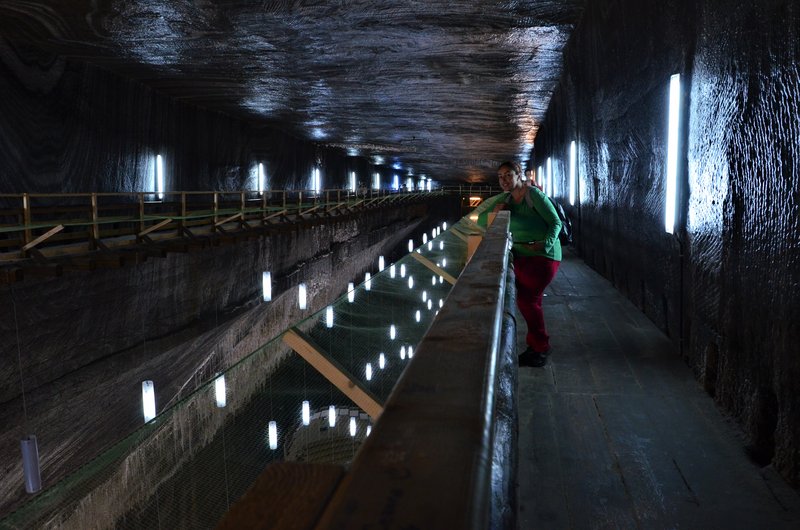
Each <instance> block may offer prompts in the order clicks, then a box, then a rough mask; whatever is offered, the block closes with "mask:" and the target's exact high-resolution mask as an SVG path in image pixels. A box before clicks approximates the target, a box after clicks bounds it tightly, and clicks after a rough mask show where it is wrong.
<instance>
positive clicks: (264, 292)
mask: <svg viewBox="0 0 800 530" xmlns="http://www.w3.org/2000/svg"><path fill="white" fill-rule="evenodd" d="M261 297H262V298H263V299H264V301H265V302H269V301H270V300H272V273H271V272H269V271H264V272H262V273H261Z"/></svg>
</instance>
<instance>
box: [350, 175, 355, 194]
mask: <svg viewBox="0 0 800 530" xmlns="http://www.w3.org/2000/svg"><path fill="white" fill-rule="evenodd" d="M350 191H351V192H352V193H355V192H356V172H355V171H351V172H350Z"/></svg>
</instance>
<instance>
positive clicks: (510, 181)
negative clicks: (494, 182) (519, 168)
mask: <svg viewBox="0 0 800 530" xmlns="http://www.w3.org/2000/svg"><path fill="white" fill-rule="evenodd" d="M497 179H498V180H499V181H500V187H501V188H502V189H503V191H511V190H512V189H514V188H516V187H517V186H518V185H519V183H520V182H521V181H520V176H519V175H518V174H517V172H516V171H514V168H513V167H509V166H500V169H498V170H497Z"/></svg>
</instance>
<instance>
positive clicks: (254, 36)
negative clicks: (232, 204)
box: [0, 0, 800, 515]
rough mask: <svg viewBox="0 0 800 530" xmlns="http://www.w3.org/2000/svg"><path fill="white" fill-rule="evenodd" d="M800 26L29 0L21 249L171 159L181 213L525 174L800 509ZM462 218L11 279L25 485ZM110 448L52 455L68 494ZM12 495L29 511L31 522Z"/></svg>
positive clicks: (748, 9) (626, 16)
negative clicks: (38, 470)
mask: <svg viewBox="0 0 800 530" xmlns="http://www.w3.org/2000/svg"><path fill="white" fill-rule="evenodd" d="M799 28H800V9H799V8H798V6H797V5H796V4H795V3H793V2H790V1H785V0H764V1H760V2H739V1H733V0H722V1H718V2H690V1H688V0H671V1H668V2H663V3H660V4H657V5H655V4H651V3H642V2H636V1H634V0H610V1H607V2H602V3H600V2H581V1H578V0H556V1H533V0H532V1H527V2H514V3H507V2H490V3H479V4H476V3H474V2H466V1H463V2H406V3H403V4H402V5H398V4H397V3H394V2H346V3H343V2H337V3H334V2H330V3H325V2H322V3H315V2H265V3H258V4H254V3H252V2H246V1H244V0H232V1H229V2H225V3H224V4H221V3H215V2H205V1H203V2H195V1H189V0H181V1H178V2H163V1H158V0H148V1H143V2H135V3H131V2H124V1H122V0H103V1H100V2H83V3H81V2H70V3H64V4H63V5H57V6H54V5H51V3H49V2H41V1H33V2H30V1H28V2H14V1H9V2H3V4H2V5H0V94H2V98H0V172H2V173H0V194H2V195H0V208H1V209H2V213H0V216H1V217H2V223H3V226H4V227H10V226H14V225H17V224H18V223H19V218H18V214H17V212H18V209H19V201H20V197H19V196H20V194H24V193H39V194H65V193H90V192H98V193H99V192H112V193H119V192H153V191H155V189H154V187H155V186H156V183H155V173H156V160H157V158H156V157H157V156H159V155H160V157H161V161H162V163H163V165H164V169H163V171H164V175H165V182H164V186H166V189H167V190H171V191H208V190H214V191H237V190H256V189H257V188H258V187H259V186H264V187H265V188H266V189H274V190H282V189H286V190H308V189H309V188H311V187H312V186H313V182H312V181H313V178H314V174H315V170H319V172H320V175H321V179H322V183H321V184H322V187H323V188H326V189H346V188H348V187H350V186H351V179H352V175H353V174H355V178H356V187H357V188H359V189H369V188H372V187H374V185H375V183H376V182H377V184H378V187H379V188H382V189H392V188H393V187H395V186H399V187H403V186H405V185H407V183H408V181H409V180H410V184H411V186H412V187H414V188H416V187H419V186H420V184H419V183H420V181H423V182H427V181H428V180H430V182H431V183H432V184H433V187H434V188H435V187H439V188H444V187H447V186H459V185H461V186H469V185H480V184H494V181H495V170H496V168H497V165H498V164H499V163H500V162H502V161H504V160H509V159H511V160H519V161H520V162H522V164H523V166H524V167H525V169H526V170H527V171H528V173H529V174H530V175H531V176H532V177H533V178H536V180H537V182H538V183H539V184H541V185H542V186H544V187H545V189H546V190H547V191H548V193H549V194H550V195H551V196H553V197H554V198H555V199H556V200H557V201H558V202H559V203H560V204H562V205H563V207H564V208H565V210H566V211H567V213H568V215H569V216H570V218H571V220H572V225H573V229H574V239H575V243H574V247H573V250H574V252H575V253H577V255H578V256H579V257H580V258H582V259H583V260H584V261H585V262H586V263H587V264H589V265H590V266H591V267H592V268H594V269H595V270H597V271H598V272H599V273H600V274H602V275H603V276H604V277H606V278H607V279H608V280H609V281H610V282H611V283H612V284H613V285H614V286H615V288H616V289H618V290H619V291H620V292H622V293H623V294H624V295H625V296H627V297H628V298H629V299H630V300H631V301H632V302H633V303H634V304H635V305H636V306H637V307H638V308H639V309H641V311H642V312H643V313H644V314H645V315H647V317H648V318H649V319H651V320H652V321H653V322H654V323H655V324H656V325H657V326H658V327H659V328H660V329H661V330H662V331H663V332H664V333H665V334H666V335H667V336H668V337H669V339H670V340H671V341H672V342H673V343H674V344H675V345H676V346H677V347H678V348H679V351H680V354H681V356H682V357H683V359H684V360H685V362H686V363H687V364H688V365H689V366H690V367H691V368H692V370H693V371H694V373H695V376H696V378H697V379H698V381H699V383H700V384H702V385H703V387H704V388H705V389H706V391H707V392H708V393H709V394H710V395H711V396H713V398H714V400H715V402H716V403H717V404H718V406H719V407H720V409H721V410H723V411H724V412H725V413H726V414H728V415H729V416H730V418H732V420H734V421H735V422H736V423H737V424H738V425H739V427H740V428H741V432H742V433H743V437H744V448H743V450H746V451H747V452H748V454H749V455H750V457H751V458H752V459H753V461H755V462H756V463H758V465H762V466H767V465H769V466H773V467H774V468H775V470H777V471H778V472H779V473H780V475H781V476H782V477H783V478H784V479H785V480H786V481H787V482H788V483H789V484H791V485H793V486H795V487H797V486H798V484H800V419H798V418H800V392H799V390H800V388H798V385H799V384H800V383H798V381H800V356H799V355H798V352H800V348H798V344H800V328H798V324H797V323H798V321H800V304H799V303H798V300H800V168H798V163H800V162H798V160H800V117H799V116H800V113H798V109H800V72H798V67H797V64H798V59H800V57H799V55H800V34H798V33H799V32H800V29H799ZM675 74H679V77H678V78H674V76H675ZM672 79H676V81H674V83H676V84H675V85H672V83H673V81H672ZM671 86H675V87H676V88H674V91H675V94H677V96H678V97H677V99H675V100H673V101H674V102H673V103H671V99H670V90H671ZM671 104H672V105H673V106H674V108H671ZM671 113H672V115H673V116H675V119H676V120H677V121H676V123H677V128H676V130H675V134H674V141H675V142H676V143H675V144H674V145H675V150H674V158H673V160H674V162H673V163H672V164H673V165H674V168H675V174H676V180H675V182H674V185H672V184H670V183H668V177H667V175H668V172H669V170H670V167H669V166H670V164H671V163H670V161H669V160H670V158H669V157H670V155H671V153H670V136H671V134H670V128H669V123H670V114H671ZM260 178H261V179H263V181H260V180H259V179H260ZM396 183H397V184H396ZM671 187H674V189H675V190H676V194H675V197H674V199H670V198H668V189H670V188H671ZM38 200H40V201H42V202H41V204H42V205H44V206H47V205H48V204H49V202H48V201H50V199H48V198H46V197H43V198H40V199H38ZM670 200H673V201H674V203H670V202H669V201H670ZM668 204H674V207H673V208H672V210H671V211H672V213H674V219H672V221H671V226H667V225H670V222H669V221H667V220H666V219H665V217H666V212H667V210H668V209H669V207H668ZM459 215H460V212H459V211H458V205H457V204H454V203H453V201H448V200H446V199H430V200H427V201H423V202H420V203H414V204H411V205H409V206H405V207H402V208H400V207H398V208H387V209H385V210H383V211H379V212H372V213H369V214H365V215H363V216H351V217H346V218H342V219H337V220H332V221H327V222H319V223H316V222H312V223H308V224H304V225H302V226H297V227H294V228H292V229H288V230H286V231H285V232H284V233H276V234H271V235H270V236H269V237H265V238H262V239H259V240H255V241H247V242H244V243H237V244H235V245H231V246H229V247H216V248H212V249H211V250H208V251H202V252H199V253H189V254H186V255H172V254H170V255H169V256H168V257H167V258H165V259H161V260H147V261H146V262H144V263H142V264H137V265H133V266H131V267H124V268H122V269H119V270H96V271H92V272H91V273H79V272H78V273H70V274H64V275H63V276H59V277H56V278H51V277H36V276H35V275H32V276H27V275H26V276H25V277H24V279H22V280H21V281H16V280H15V277H14V276H12V275H10V274H6V275H5V276H3V278H5V279H6V281H5V282H4V283H5V285H2V289H0V300H2V303H0V329H1V330H2V336H3V338H4V340H3V341H0V358H2V359H3V363H2V365H0V381H2V382H3V385H2V387H1V388H2V390H0V392H2V393H1V394H0V404H2V407H1V408H2V415H3V418H4V422H3V423H4V424H5V425H7V426H8V427H7V428H6V429H5V433H4V434H3V437H2V451H3V454H2V455H1V456H0V466H1V467H0V469H2V471H3V472H4V474H5V475H8V476H17V477H19V476H21V469H20V463H19V454H18V443H19V439H20V438H21V437H22V436H25V435H26V434H28V433H27V430H29V429H32V428H36V426H37V422H38V423H39V424H47V423H50V424H52V423H53V418H57V417H58V416H59V414H60V411H59V409H58V406H57V405H56V404H57V403H59V401H64V400H65V397H66V396H68V395H69V393H70V392H71V391H72V389H75V388H83V389H84V390H82V391H83V392H85V391H86V390H85V385H89V386H92V385H95V386H98V387H101V386H102V384H104V383H107V382H108V381H113V377H111V375H112V374H114V373H116V371H118V370H121V369H123V370H128V371H130V372H131V373H132V374H136V375H137V376H138V373H137V372H138V371H139V370H138V369H139V368H141V367H142V366H146V365H148V364H151V363H152V364H153V365H158V364H159V363H162V365H163V364H164V363H176V361H175V360H174V359H175V358H176V356H177V358H179V359H180V361H179V363H178V364H181V365H182V369H181V371H180V373H179V374H177V373H176V376H175V377H174V378H173V379H172V380H171V381H170V382H169V383H168V384H167V385H168V386H169V387H170V388H171V390H170V393H171V394H172V395H174V396H178V395H179V394H180V389H181V388H182V386H183V385H184V384H185V383H186V382H187V381H193V380H194V379H197V381H198V382H199V381H200V380H205V379H207V378H208V377H209V376H210V375H211V374H213V373H214V372H215V371H216V370H217V369H219V368H220V367H224V366H226V365H229V364H231V363H233V362H235V361H236V360H237V359H239V358H240V357H241V356H242V355H244V354H245V353H247V352H249V351H251V350H252V349H253V348H254V347H255V346H257V345H258V344H260V343H262V342H263V341H264V340H266V339H268V338H271V337H272V336H274V333H276V332H279V331H280V330H282V329H283V328H285V327H286V326H287V325H288V324H289V323H290V322H291V319H292V318H293V316H292V312H291V310H290V309H289V308H288V302H287V306H286V307H283V306H279V305H276V306H275V307H274V308H272V309H270V310H269V311H272V312H271V313H269V315H267V314H266V313H265V311H266V310H265V309H263V308H260V306H258V304H257V303H256V302H255V300H256V299H257V298H258V290H257V282H258V280H257V278H256V275H257V274H260V271H262V270H265V268H270V269H271V270H273V271H279V272H277V273H276V276H277V277H278V279H279V281H281V282H283V283H282V284H281V285H283V286H285V287H286V289H288V288H289V287H291V286H294V285H296V284H297V282H299V281H300V280H301V279H308V280H309V281H311V280H314V281H316V284H315V288H314V294H315V296H316V297H317V300H318V302H317V303H318V304H319V305H320V307H321V306H322V305H324V303H325V300H326V299H330V298H331V297H333V296H336V295H338V294H340V293H341V292H342V290H343V289H344V286H345V285H346V284H347V282H348V281H352V280H353V279H354V278H356V277H358V276H360V275H362V274H363V272H364V271H365V270H367V269H368V268H369V266H370V264H371V263H372V262H373V261H374V259H375V258H376V256H378V255H382V254H387V255H389V254H391V253H392V252H395V253H398V252H400V251H401V250H400V249H402V246H403V245H404V242H405V240H406V239H407V238H408V237H420V234H421V233H423V232H427V231H430V228H431V227H433V226H435V225H436V223H438V222H440V221H441V220H442V219H445V218H457V217H458V216H459ZM0 236H2V237H3V238H4V239H3V241H6V240H10V238H11V236H10V235H8V232H3V233H2V234H0ZM2 250H3V251H2V253H1V254H2V256H3V261H0V269H2V270H3V271H8V270H11V269H12V268H14V267H17V266H19V263H18V257H17V254H14V253H12V252H11V250H12V248H11V247H10V243H9V244H8V245H6V246H3V247H2ZM342 264H345V265H342ZM267 316H268V318H267ZM265 319H266V320H268V321H269V322H270V323H269V324H268V325H262V326H259V325H256V322H263V321H264V320H265ZM199 339H202V341H204V342H203V344H204V345H205V346H204V348H203V351H204V352H206V354H205V355H203V356H201V357H198V356H197V353H196V351H195V350H197V348H196V344H195V345H192V341H194V340H199ZM168 352H169V353H170V356H169V358H170V359H172V360H168V358H167V357H166V356H165V355H166V353H168ZM207 352H216V353H214V355H213V356H212V357H208V355H207ZM199 367H202V369H201V368H199ZM134 379H135V378H134V377H132V379H131V381H133V380H134ZM26 397H27V398H28V400H27V401H26ZM100 408H102V407H98V409H100ZM35 411H39V412H38V413H39V414H41V416H40V417H39V418H38V419H37V417H36V416H35V415H33V412H35ZM28 412H31V417H30V418H28V417H27V416H28ZM100 412H102V411H99V410H98V419H97V420H96V421H97V422H102V421H105V420H103V419H102V414H100ZM92 425H94V424H92V423H91V422H89V423H87V426H86V427H84V428H82V432H80V433H78V434H74V433H73V434H74V436H73V435H70V436H66V437H64V438H63V439H62V440H61V441H58V442H54V441H52V440H51V441H50V443H51V447H52V446H55V447H58V448H59V449H58V451H56V452H55V453H51V456H50V457H49V458H50V459H51V461H53V462H55V461H63V462H65V464H64V465H63V466H58V465H55V464H54V465H53V471H52V477H53V478H55V477H60V476H63V475H64V474H66V473H68V472H69V469H70V468H69V465H68V464H67V463H68V462H69V461H70V459H73V458H78V459H80V458H83V457H90V456H91V455H88V452H91V449H87V448H89V447H94V448H95V449H97V448H98V447H103V446H105V444H107V443H109V440H108V439H104V440H100V439H98V437H97V435H96V433H95V432H93V427H92ZM60 429H61V430H60V431H57V432H60V433H62V434H61V435H60V436H63V433H65V432H67V433H68V432H70V430H72V429H74V427H72V426H71V425H68V424H65V425H62V426H61V427H60ZM87 431H88V432H87ZM42 443H43V444H45V443H47V436H46V435H45V436H44V438H43V440H42ZM82 453H87V454H84V455H83V457H82V456H79V455H81V454H82ZM3 488H4V491H3V492H2V497H3V502H2V505H0V515H3V514H5V513H8V511H9V510H11V509H13V508H14V507H15V506H18V504H19V502H21V501H20V499H22V498H24V490H23V489H22V484H21V480H18V481H16V482H14V483H13V484H12V483H10V482H8V483H7V484H4V485H3Z"/></svg>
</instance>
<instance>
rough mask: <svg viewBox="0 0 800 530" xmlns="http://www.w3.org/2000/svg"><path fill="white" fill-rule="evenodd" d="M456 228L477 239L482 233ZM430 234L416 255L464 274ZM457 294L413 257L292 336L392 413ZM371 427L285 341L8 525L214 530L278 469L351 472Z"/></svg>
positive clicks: (459, 243)
mask: <svg viewBox="0 0 800 530" xmlns="http://www.w3.org/2000/svg"><path fill="white" fill-rule="evenodd" d="M455 228H456V229H457V230H459V229H460V230H461V231H462V232H472V231H474V224H472V223H469V221H468V220H462V221H460V222H459V225H458V226H457V227H455ZM432 235H434V234H428V235H427V236H426V238H430V241H429V242H428V243H427V244H423V245H421V246H419V247H418V251H419V252H420V253H421V254H422V256H424V257H425V258H427V259H428V260H430V261H431V262H433V263H435V264H436V265H437V266H439V267H441V268H442V269H443V270H445V271H446V272H447V273H448V274H450V275H451V276H453V277H458V275H459V274H460V273H461V270H462V269H463V267H464V264H465V260H466V254H467V244H466V242H465V241H464V239H463V238H462V237H458V236H457V235H456V234H454V233H453V231H452V230H451V231H443V232H441V234H439V235H438V236H437V237H435V238H433V237H431V236H432ZM417 244H419V242H417ZM376 269H377V267H376ZM354 283H358V282H354ZM451 288H452V285H450V284H449V283H448V282H447V281H446V280H445V279H444V278H443V277H441V276H439V274H437V273H436V272H433V271H432V270H431V269H429V268H427V267H426V266H425V265H423V264H422V263H420V262H419V261H418V260H417V259H415V258H414V257H412V256H411V255H406V256H405V257H404V258H402V259H401V260H399V261H398V262H397V263H394V264H388V263H387V264H386V267H385V268H384V269H383V270H380V271H379V270H376V271H375V272H374V273H373V274H371V278H370V279H369V280H367V281H362V282H361V283H360V284H359V285H357V286H356V287H354V288H353V289H352V290H350V291H348V292H347V293H345V294H344V295H343V296H342V297H340V298H339V299H337V300H336V301H334V302H333V303H332V304H331V305H330V306H329V307H326V308H323V309H322V310H321V311H319V312H317V313H314V314H312V315H310V316H309V317H308V318H307V319H305V320H304V321H302V322H299V323H298V324H296V326H295V327H296V329H298V330H299V331H300V332H301V333H303V334H304V335H306V336H308V337H310V338H311V339H312V341H313V342H314V343H315V344H316V345H317V346H318V347H319V348H320V349H321V350H322V352H323V353H324V354H325V355H327V356H329V357H330V358H331V359H333V360H334V361H336V362H337V363H338V364H339V365H340V366H341V367H342V368H343V369H344V371H345V372H347V373H348V374H349V375H350V376H351V377H352V378H353V379H354V380H357V381H358V382H359V383H360V384H361V385H363V386H364V387H366V388H367V389H368V390H369V391H370V392H371V393H372V394H373V395H374V396H375V397H376V399H377V400H378V401H379V403H381V404H383V403H384V402H385V401H386V399H387V398H388V396H389V395H390V393H391V392H392V390H393V388H394V386H395V384H396V382H397V380H398V379H399V377H400V375H401V374H402V373H403V370H405V368H406V366H408V363H409V362H410V360H411V359H412V358H413V354H414V350H415V349H416V347H417V345H418V344H419V343H420V341H421V339H422V337H423V336H424V334H425V332H426V331H427V330H428V328H429V327H430V325H431V323H432V322H433V320H434V318H435V316H436V314H437V313H438V310H439V309H440V306H441V305H443V304H444V300H445V298H446V297H447V295H448V293H449V292H450V290H451ZM331 317H332V321H331V320H330V319H331ZM392 330H393V331H392ZM304 402H307V403H308V405H307V407H308V408H307V418H306V419H307V424H305V423H306V422H305V421H304V417H303V416H304V414H303V408H304ZM332 418H333V419H334V420H335V421H332ZM270 422H275V423H274V425H275V434H276V436H274V437H273V438H271V437H270ZM371 428H372V423H371V420H370V418H369V417H368V416H367V414H366V413H364V412H363V411H362V410H360V409H359V408H358V407H357V406H356V405H355V404H354V403H353V402H352V401H351V400H350V399H348V398H347V397H346V396H345V395H344V394H342V393H341V392H340V391H339V390H337V389H336V388H335V387H334V386H333V385H332V384H331V383H329V382H328V381H327V380H326V379H325V378H324V377H322V375H320V374H319V373H317V372H316V370H314V368H313V367H312V366H311V365H310V364H308V363H307V362H306V361H305V360H304V359H303V358H302V357H301V356H300V355H298V354H296V353H295V352H293V351H291V350H290V349H289V348H288V347H287V346H285V344H284V343H283V342H282V339H281V337H278V338H276V339H274V340H272V341H270V342H269V343H267V344H265V345H263V346H262V347H260V348H259V349H258V350H256V351H255V352H253V353H252V354H250V355H249V356H247V357H246V358H244V359H243V360H242V361H240V362H239V363H237V364H236V365H234V366H232V367H230V368H229V369H228V370H227V371H225V372H224V373H222V374H219V375H218V376H217V377H216V379H215V380H212V381H209V382H208V383H206V384H205V385H203V386H201V387H200V388H198V389H197V390H196V391H195V392H193V393H192V394H190V395H189V396H187V397H186V398H184V399H183V400H181V401H179V402H178V403H176V404H175V405H173V406H172V407H170V408H169V409H167V410H164V411H162V412H161V413H160V414H159V415H158V416H157V417H156V418H155V419H154V420H152V421H151V422H149V423H147V424H146V425H144V426H143V427H141V428H140V429H138V430H137V431H136V432H134V433H133V434H132V435H130V436H128V437H127V438H125V439H124V440H122V441H121V442H119V443H118V444H116V445H115V446H113V447H112V448H111V449H109V450H108V451H106V452H105V453H103V454H101V455H100V456H98V457H97V458H96V459H94V460H93V461H92V462H90V463H89V464H87V465H85V466H83V467H82V468H81V469H80V470H78V471H77V472H75V473H73V474H72V475H70V476H69V477H67V478H66V479H65V480H63V481H61V482H60V483H58V484H56V485H54V486H53V487H51V488H49V489H47V490H46V491H44V492H42V493H40V494H39V495H37V496H36V497H35V498H33V499H32V500H31V501H30V502H28V503H27V504H26V505H25V506H23V507H22V508H21V509H19V510H17V511H16V512H14V513H13V514H11V515H9V516H8V517H6V518H5V519H3V520H2V521H0V527H1V528H29V527H45V528H48V527H58V528H80V529H85V528H148V529H149V528H170V529H176V528H207V527H213V526H214V525H215V524H216V523H217V522H218V521H219V519H220V518H221V517H222V515H223V514H224V513H225V512H226V511H227V510H228V509H229V507H230V506H231V505H232V504H233V503H234V502H235V501H236V500H237V499H238V498H239V497H240V496H241V495H242V494H243V493H244V492H245V491H246V490H247V488H248V487H249V486H250V485H251V484H252V483H253V482H254V481H255V479H256V477H257V476H258V475H259V474H260V473H262V472H263V471H264V468H265V466H266V465H267V464H269V463H270V462H274V461H279V460H297V461H306V462H317V463H335V464H347V463H349V462H351V461H352V460H353V458H354V456H355V454H356V452H357V450H358V447H359V446H360V444H361V442H362V441H363V440H364V438H365V437H366V436H367V435H368V431H369V429H371Z"/></svg>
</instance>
